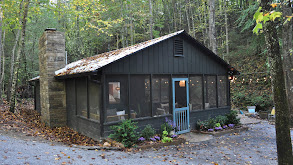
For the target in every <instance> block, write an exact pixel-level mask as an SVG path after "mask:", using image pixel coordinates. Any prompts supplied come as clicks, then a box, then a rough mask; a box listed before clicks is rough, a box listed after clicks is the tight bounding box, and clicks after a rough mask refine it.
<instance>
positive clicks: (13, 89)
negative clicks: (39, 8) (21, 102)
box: [9, 0, 30, 112]
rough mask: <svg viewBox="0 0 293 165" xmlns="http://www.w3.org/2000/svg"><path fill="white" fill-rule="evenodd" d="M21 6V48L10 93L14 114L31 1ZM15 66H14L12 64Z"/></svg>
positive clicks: (25, 1)
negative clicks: (22, 7) (22, 8)
mask: <svg viewBox="0 0 293 165" xmlns="http://www.w3.org/2000/svg"><path fill="white" fill-rule="evenodd" d="M21 3H22V4H21V6H22V5H23V6H24V10H23V16H22V20H21V22H19V23H20V24H21V35H20V46H19V48H18V51H17V54H16V61H15V64H14V73H13V77H12V83H11V91H10V100H9V103H10V111H11V112H14V111H15V99H16V87H17V75H18V69H19V62H20V57H21V53H23V51H24V44H25V43H24V39H25V29H26V22H27V13H28V9H29V8H28V7H29V3H30V0H24V1H22V2H21ZM11 65H13V64H11Z"/></svg>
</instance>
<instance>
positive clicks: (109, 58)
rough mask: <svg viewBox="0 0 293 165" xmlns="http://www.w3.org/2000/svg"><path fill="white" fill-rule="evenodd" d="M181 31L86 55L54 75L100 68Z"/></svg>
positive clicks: (71, 73)
mask: <svg viewBox="0 0 293 165" xmlns="http://www.w3.org/2000/svg"><path fill="white" fill-rule="evenodd" d="M183 32H184V30H181V31H178V32H175V33H171V34H168V35H165V36H162V37H159V38H155V39H152V40H149V41H145V42H142V43H138V44H135V45H132V46H129V47H126V48H121V49H117V50H113V51H110V52H105V53H102V54H98V55H95V56H92V57H88V58H84V59H81V60H78V61H75V62H72V63H70V64H68V65H66V66H65V67H64V68H62V69H59V70H57V71H55V75H56V76H65V75H73V74H79V73H86V72H92V71H95V70H98V69H99V68H102V67H103V66H106V65H108V64H110V63H112V62H114V61H116V60H119V59H121V58H123V57H126V56H128V55H131V54H133V53H135V52H138V51H140V50H142V49H145V48H147V47H149V46H151V45H154V44H156V43H159V42H161V41H164V40H166V39H168V38H171V37H173V36H176V35H178V34H181V33H183Z"/></svg>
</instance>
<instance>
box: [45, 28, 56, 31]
mask: <svg viewBox="0 0 293 165" xmlns="http://www.w3.org/2000/svg"><path fill="white" fill-rule="evenodd" d="M56 30H57V29H56V28H47V29H45V31H56Z"/></svg>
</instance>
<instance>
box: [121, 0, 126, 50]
mask: <svg viewBox="0 0 293 165" xmlns="http://www.w3.org/2000/svg"><path fill="white" fill-rule="evenodd" d="M121 18H122V19H123V20H124V15H123V1H121ZM121 43H122V48H124V47H125V42H124V21H123V22H122V23H121Z"/></svg>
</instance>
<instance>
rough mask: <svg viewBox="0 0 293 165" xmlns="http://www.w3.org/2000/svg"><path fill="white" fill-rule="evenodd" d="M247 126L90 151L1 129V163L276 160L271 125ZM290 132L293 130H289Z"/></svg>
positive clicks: (144, 163)
mask: <svg viewBox="0 0 293 165" xmlns="http://www.w3.org/2000/svg"><path fill="white" fill-rule="evenodd" d="M248 127H249V130H248V131H246V132H241V133H239V134H227V135H223V136H221V137H215V138H213V139H212V140H209V141H205V142H200V143H189V144H184V145H180V146H169V147H164V148H160V149H158V150H156V149H148V150H145V151H131V152H123V151H93V150H83V149H78V148H74V147H68V146H64V145H61V144H51V142H48V141H44V140H39V139H36V138H34V137H28V138H26V137H21V136H18V134H21V133H15V134H9V133H7V132H5V131H3V130H2V131H1V130H0V163H1V164H9V165H13V164H36V165H39V164H99V165H102V164H118V165H120V164H124V165H132V164H133V165H147V164H159V165H161V164H190V165H191V164H217V163H218V164H221V165H222V164H258V165H261V164H263V165H269V164H277V153H276V143H275V141H276V139H275V138H276V137H275V128H274V125H270V124H268V122H266V121H262V122H261V123H259V124H251V125H248ZM291 134H292V132H291Z"/></svg>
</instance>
